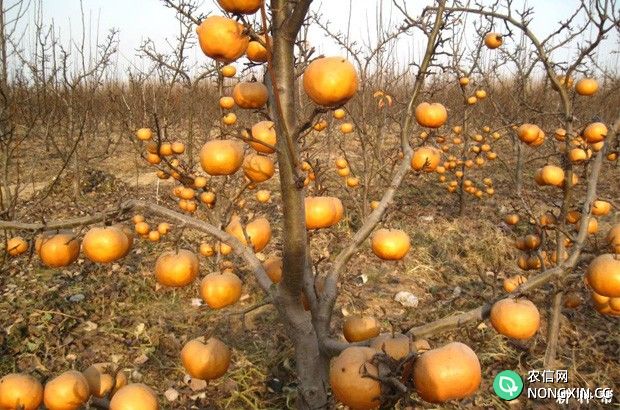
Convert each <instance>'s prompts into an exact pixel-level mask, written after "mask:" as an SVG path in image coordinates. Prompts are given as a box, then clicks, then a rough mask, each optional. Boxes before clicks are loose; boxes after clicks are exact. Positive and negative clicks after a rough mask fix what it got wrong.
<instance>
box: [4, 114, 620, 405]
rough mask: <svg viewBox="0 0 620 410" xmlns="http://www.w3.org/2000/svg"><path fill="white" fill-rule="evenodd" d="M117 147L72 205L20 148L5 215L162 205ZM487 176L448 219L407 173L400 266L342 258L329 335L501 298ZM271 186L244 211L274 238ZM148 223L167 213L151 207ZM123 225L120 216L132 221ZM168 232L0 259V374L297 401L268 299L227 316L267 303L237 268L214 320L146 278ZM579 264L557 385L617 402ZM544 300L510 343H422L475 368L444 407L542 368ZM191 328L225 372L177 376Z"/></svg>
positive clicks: (334, 242) (606, 345)
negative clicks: (409, 297) (218, 354)
mask: <svg viewBox="0 0 620 410" xmlns="http://www.w3.org/2000/svg"><path fill="white" fill-rule="evenodd" d="M490 125H491V126H492V125H493V124H490ZM543 125H544V124H543ZM547 128H549V127H547ZM129 140H130V138H124V139H122V140H121V141H122V142H121V145H120V146H119V147H118V149H117V153H118V154H117V156H115V157H114V158H109V159H107V160H105V161H103V162H100V163H99V164H98V165H97V167H96V168H92V169H89V170H88V171H87V172H85V173H84V177H83V178H82V193H83V195H82V196H81V198H80V200H79V202H77V203H75V202H74V201H73V200H70V199H69V198H72V193H71V192H72V191H71V190H72V188H71V186H70V183H69V182H66V181H70V180H71V177H70V176H67V175H64V176H63V177H62V179H61V180H60V181H59V183H58V184H56V186H55V187H54V188H53V190H52V193H51V194H50V195H49V197H47V198H45V199H43V200H42V201H41V197H42V195H43V193H44V192H47V189H46V188H47V187H49V186H50V182H51V181H48V180H46V179H45V176H46V175H53V174H54V173H53V172H50V170H56V169H57V168H58V167H59V166H60V163H61V161H60V160H59V159H54V158H50V157H49V156H46V155H44V153H43V152H42V148H41V147H37V146H32V147H28V148H27V149H24V150H23V151H22V152H30V153H33V152H35V154H34V155H33V157H37V158H45V160H43V161H41V162H39V163H32V162H29V161H22V164H23V166H25V167H27V168H25V169H22V170H21V172H22V173H23V175H32V181H30V184H31V185H32V184H34V187H35V189H34V191H36V192H35V193H34V195H31V193H30V192H28V188H27V187H28V185H29V184H25V186H26V188H25V189H24V192H23V193H22V200H21V201H20V203H19V208H18V210H17V213H18V214H20V215H28V217H29V220H32V221H36V220H40V219H41V218H45V219H46V220H48V221H50V220H61V219H65V218H68V217H75V216H80V215H86V214H92V213H95V212H97V211H101V210H104V209H107V208H109V207H110V206H114V204H118V203H119V202H120V201H122V200H123V199H126V198H130V197H131V198H138V199H145V200H152V199H153V198H154V197H155V195H157V192H159V195H158V196H157V198H158V200H159V201H160V203H161V204H166V205H169V206H170V207H171V208H174V207H175V206H176V202H175V200H174V199H173V198H171V196H170V194H169V193H170V190H171V188H172V186H173V184H172V183H171V182H166V181H164V182H161V181H159V180H158V179H157V178H156V177H155V174H154V172H153V170H152V168H149V167H147V166H146V164H145V163H143V162H141V160H140V158H136V155H135V152H134V151H133V149H132V147H131V145H130V143H129ZM503 148H504V149H501V148H498V154H499V156H500V158H503V159H504V160H505V161H506V162H507V164H508V165H510V164H511V162H512V159H511V152H512V151H511V148H510V147H509V146H508V145H506V146H504V147H503ZM30 155H31V154H29V156H30ZM325 155H326V156H325V157H320V156H319V157H318V159H319V160H321V161H325V163H326V164H328V165H331V164H333V162H334V161H335V158H336V157H337V156H338V155H337V153H335V152H332V153H329V155H330V157H329V158H327V154H325ZM24 159H25V158H24ZM496 169H498V171H497V172H496V173H495V175H494V177H493V179H494V187H495V189H496V191H497V193H496V195H495V196H493V197H492V198H490V199H489V198H486V199H484V200H477V199H475V198H473V197H472V198H468V205H467V208H466V212H465V214H464V215H463V216H460V217H459V216H458V215H456V214H455V209H458V206H457V205H456V201H457V196H456V195H449V194H448V193H447V192H446V190H445V187H444V186H442V185H440V184H439V183H437V181H436V175H435V174H431V175H424V176H422V177H418V176H414V175H413V173H411V175H409V176H408V177H407V180H406V181H405V183H404V186H403V189H402V190H401V191H400V192H399V193H398V194H397V198H396V201H395V204H394V205H393V206H392V208H391V209H390V211H389V212H390V213H397V215H398V218H395V219H396V221H397V222H394V223H392V227H395V228H402V229H405V230H406V231H407V232H408V233H409V235H410V237H411V243H412V250H411V251H410V252H409V254H408V255H407V256H406V258H405V259H404V260H403V261H399V262H382V261H380V260H379V259H378V258H376V257H375V256H374V255H373V254H372V252H371V251H370V249H369V246H368V244H366V245H365V246H364V247H363V248H362V249H361V252H362V254H360V255H359V256H358V257H357V259H356V261H355V263H352V264H350V268H349V269H348V271H347V280H344V281H343V282H342V283H343V284H342V285H341V293H340V296H339V300H338V304H337V306H339V307H340V312H337V318H336V321H335V323H334V329H339V328H341V322H342V317H343V316H344V315H348V314H352V313H362V312H363V313H366V314H370V315H372V316H375V317H377V318H380V321H381V324H382V329H383V331H389V330H390V329H392V328H394V329H395V330H396V331H398V330H400V329H401V328H403V327H404V326H405V325H406V324H409V325H417V324H423V323H426V322H429V321H431V320H433V319H437V318H440V317H443V316H446V315H448V314H453V313H458V312H462V311H466V310H468V309H470V308H473V307H476V306H478V305H480V304H481V303H483V302H484V301H486V300H489V299H491V298H492V297H494V296H495V295H498V294H501V293H502V292H504V291H503V290H502V280H503V279H504V278H505V277H509V276H513V275H516V274H518V273H521V272H520V270H519V269H518V268H517V266H516V263H515V260H516V257H517V255H518V254H519V251H518V250H516V249H515V248H514V246H513V241H514V235H513V233H512V232H511V230H510V229H509V228H508V227H507V226H506V225H504V224H503V222H501V220H502V216H503V215H504V214H505V212H507V211H510V210H511V209H512V208H511V205H510V201H511V199H509V196H510V195H511V192H510V191H511V190H512V183H511V175H510V174H509V171H508V170H509V169H510V167H506V168H504V167H498V168H496ZM533 171H534V170H533V169H526V171H525V175H526V176H531V175H532V174H533ZM329 173H333V174H335V171H331V170H330V171H329V172H328V174H329ZM617 177H618V168H617V164H616V165H614V168H613V169H612V172H610V173H608V174H606V175H603V176H602V179H601V182H600V185H599V193H600V195H599V196H600V197H604V198H606V199H608V200H611V201H612V202H614V203H616V204H618V203H619V201H620V197H618V189H617V188H618V185H617V181H618V179H617ZM274 180H275V178H274V179H272V180H271V181H268V182H266V183H264V184H261V185H260V186H259V189H271V190H272V201H271V202H270V203H267V204H260V203H258V201H256V199H255V198H254V194H255V192H256V191H247V192H246V193H245V194H244V198H246V199H247V205H246V206H247V207H248V208H249V209H248V212H249V213H255V214H256V215H266V216H268V217H269V219H270V222H271V225H272V227H273V229H274V230H275V231H274V237H276V238H281V234H280V232H278V230H279V229H281V228H280V220H279V219H278V218H279V216H280V215H281V212H278V207H279V205H277V204H278V203H279V201H278V199H279V198H278V193H277V192H278V190H277V188H276V183H275V181H274ZM335 180H336V181H339V183H340V186H341V187H340V192H334V193H333V194H335V195H337V196H341V197H346V195H348V194H347V192H345V191H346V190H347V188H345V186H344V184H343V183H342V181H341V180H338V178H337V177H335ZM531 183H532V178H529V180H527V178H526V189H527V186H528V184H531ZM272 185H273V186H272ZM528 192H529V193H530V194H532V195H540V196H541V199H544V195H545V194H544V192H538V193H536V190H535V189H534V190H532V191H528ZM351 214H353V213H351ZM612 214H613V212H612ZM129 216H130V215H129ZM618 220H619V215H618V211H617V210H616V211H615V214H613V215H612V216H608V217H606V218H601V219H600V221H599V222H600V225H599V228H600V229H599V234H597V235H596V236H595V237H590V238H589V240H588V245H587V249H588V250H589V251H592V250H595V249H602V248H601V247H602V238H603V237H604V235H605V233H606V231H607V230H608V228H609V227H610V226H611V225H612V223H614V222H615V223H617V222H618ZM147 221H148V222H150V223H158V222H164V221H161V220H157V219H153V218H149V217H148V215H147ZM125 223H126V224H127V225H128V226H130V225H131V222H130V221H127V222H125ZM356 224H359V221H357V220H355V219H351V218H350V217H348V216H345V220H344V221H343V222H341V223H340V224H339V225H337V226H336V227H335V228H334V229H331V230H329V231H328V232H321V233H319V234H314V235H313V236H312V251H313V256H319V255H325V256H326V255H328V254H329V253H330V252H331V253H337V252H338V250H339V247H340V244H341V243H344V242H345V241H344V239H346V238H347V237H349V236H350V235H351V232H352V229H351V228H354V227H355V226H356ZM178 231H179V227H178V226H173V228H172V232H171V233H170V234H169V238H167V239H166V240H163V241H160V242H158V243H151V242H149V241H146V240H140V239H137V240H136V242H135V245H134V247H133V249H132V250H131V252H130V254H129V255H128V256H126V257H125V258H124V259H122V260H120V261H118V262H116V263H113V264H111V265H97V264H94V263H92V262H89V261H88V260H85V259H84V258H83V257H81V258H80V259H79V260H78V262H77V263H76V264H73V265H71V266H69V267H67V268H64V269H60V270H54V269H47V268H45V267H43V266H42V265H41V264H40V262H39V260H38V258H37V257H36V256H32V257H31V258H29V257H27V256H24V255H22V256H21V257H19V258H14V259H10V260H8V261H7V264H5V267H4V269H3V272H2V274H1V275H0V311H2V312H3V313H2V315H0V327H1V328H2V332H0V374H6V373H9V372H13V371H21V372H27V373H32V374H35V375H39V376H40V378H41V379H42V380H43V379H45V378H46V377H48V376H52V375H57V374H59V373H61V372H63V371H65V370H66V369H68V368H76V369H79V370H84V369H85V368H86V367H88V366H89V365H90V364H92V363H94V362H103V361H113V362H117V363H119V364H120V365H121V367H122V368H123V369H126V370H127V371H128V372H129V374H130V375H131V379H132V380H133V381H142V382H144V383H146V384H148V385H149V386H152V387H153V388H154V389H155V390H156V392H157V394H158V396H159V397H160V400H161V403H163V404H164V408H170V409H172V408H192V407H191V406H192V405H194V406H195V408H214V409H219V408H257V409H267V408H273V409H279V408H286V407H288V406H292V405H293V403H294V395H295V390H294V386H293V385H292V383H294V380H295V379H294V364H293V363H292V362H291V359H290V358H291V357H292V356H293V354H292V346H291V345H290V342H289V341H288V339H287V337H286V336H285V334H284V332H283V329H282V325H281V324H280V323H279V322H278V320H277V315H276V313H275V310H274V309H273V308H272V307H271V306H270V305H265V306H262V307H259V308H257V309H256V310H253V311H251V312H250V313H248V314H246V315H235V314H233V313H232V312H239V311H241V310H244V309H246V308H250V307H252V306H255V305H257V304H260V302H262V301H264V296H263V294H262V292H261V291H260V290H259V289H258V287H257V286H256V285H255V283H254V279H253V278H252V276H251V275H245V274H244V272H243V268H242V266H241V267H240V269H239V270H238V272H239V274H240V276H242V278H243V280H244V296H243V297H242V299H241V301H240V302H239V303H237V304H236V306H234V307H231V308H226V309H225V310H224V311H223V313H222V312H221V311H218V312H214V311H211V310H210V309H209V308H208V307H206V306H200V307H198V306H195V305H194V304H193V303H192V300H193V299H199V294H198V281H196V282H195V283H194V285H192V286H189V287H187V288H183V289H179V290H169V289H163V288H159V287H158V286H157V285H156V282H155V279H154V276H153V270H154V263H155V259H156V258H157V256H158V255H159V254H160V253H161V252H163V251H164V250H168V249H169V248H170V247H171V246H173V245H171V242H172V239H170V238H173V237H174V236H175V234H177V233H179V232H178ZM203 240H206V241H210V239H209V238H204V237H199V236H198V235H197V234H195V233H194V232H191V231H187V232H185V234H184V236H183V238H182V239H181V240H180V243H179V246H181V247H185V248H188V249H193V250H197V248H198V245H199V243H200V242H201V241H203ZM277 251H278V249H277V241H272V243H271V244H270V245H269V246H268V247H267V248H266V249H265V250H264V251H263V252H262V253H263V254H264V255H265V256H268V255H270V254H274V253H276V252H277ZM599 253H601V252H600V251H597V252H593V254H599ZM590 256H592V255H588V254H587V253H586V254H585V255H584V257H585V258H588V257H590ZM315 259H316V258H315ZM200 263H201V268H200V272H201V274H200V275H201V276H204V275H205V274H207V273H209V272H212V271H215V270H217V262H216V258H215V257H214V258H204V257H201V260H200ZM585 266H586V263H580V265H579V268H578V269H576V270H575V271H574V272H573V273H572V274H571V279H570V281H569V283H570V289H571V290H574V291H576V292H578V293H579V294H580V296H581V297H582V298H583V300H584V303H583V304H582V305H581V306H579V307H578V308H577V309H564V310H563V312H562V315H563V318H562V326H561V335H560V340H559V346H560V347H559V351H558V366H557V367H558V368H564V369H566V370H568V373H569V383H568V386H571V387H590V388H596V387H610V388H612V389H614V392H615V394H616V395H617V394H618V392H619V389H620V386H618V380H620V366H619V365H618V359H617V358H618V350H619V349H620V344H619V341H618V338H617V325H618V322H617V319H614V318H610V317H607V316H604V315H600V314H599V313H597V312H596V310H595V309H594V308H593V306H592V302H591V301H590V297H589V291H588V290H587V289H586V286H585V285H584V283H583V280H582V275H583V271H584V269H585ZM398 291H408V292H411V293H413V294H414V295H416V296H417V297H418V298H419V305H418V307H416V308H405V307H403V306H401V305H400V304H399V303H398V302H396V301H394V295H395V294H396V293H397V292H398ZM546 294H547V293H546V292H545V288H542V289H540V290H537V291H535V292H533V294H532V295H531V297H530V299H531V300H532V301H533V302H534V303H535V304H536V305H537V306H538V308H539V310H540V311H541V314H542V326H541V329H540V331H539V332H538V334H537V335H536V336H535V337H534V338H532V339H531V340H529V341H527V342H523V343H521V342H516V341H511V340H509V339H507V338H506V337H504V336H502V335H499V334H498V333H497V332H496V331H494V330H493V328H492V327H491V326H490V325H489V323H488V321H486V322H483V323H480V324H469V325H466V326H462V327H461V328H459V329H458V330H456V331H452V332H447V333H444V334H441V335H439V336H437V337H433V338H430V339H429V342H430V345H431V346H432V347H438V346H441V345H443V344H445V343H446V342H448V341H451V340H456V341H462V342H465V343H467V344H468V345H469V346H470V347H472V348H473V350H474V351H475V352H476V353H477V355H478V357H479V359H480V362H481V365H482V370H483V382H482V386H481V388H480V390H479V391H478V392H477V393H476V394H475V396H474V397H473V399H466V400H464V401H461V402H454V403H452V404H444V405H442V406H443V407H444V408H450V407H453V408H457V407H464V406H475V407H482V406H487V407H488V406H490V407H497V406H500V399H499V398H498V397H497V396H496V395H495V394H494V393H493V389H492V384H493V378H494V376H495V375H496V374H497V373H498V372H499V371H501V370H505V369H512V370H515V371H517V372H518V373H519V374H521V375H526V374H527V371H528V370H534V369H538V370H541V369H542V360H543V356H544V352H545V342H544V341H545V331H546V323H547V314H548V312H549V308H550V305H551V300H550V299H549V298H548V296H546ZM80 295H81V296H80ZM82 296H83V299H82ZM203 334H216V335H217V336H218V337H219V338H220V339H221V340H223V341H224V342H226V343H227V344H228V345H229V346H231V348H233V352H234V353H233V362H232V365H231V368H230V369H229V371H228V373H227V374H226V375H225V376H224V377H223V378H221V379H219V380H217V381H214V382H211V383H209V385H206V386H205V385H203V384H201V383H197V382H189V381H188V378H187V377H186V376H185V371H184V369H183V367H182V365H181V362H180V360H179V352H180V350H181V348H182V346H183V344H184V343H185V342H186V341H187V340H189V339H190V338H193V337H196V336H200V335H203ZM563 387H565V386H563ZM169 389H174V390H176V391H177V392H178V393H179V397H178V398H176V400H175V401H174V402H168V401H167V399H166V398H165V397H166V391H168V390H169ZM170 394H171V392H170V391H169V392H168V395H170ZM519 401H520V403H521V404H522V405H524V406H527V407H530V406H535V405H537V404H540V405H542V404H544V403H542V402H540V403H534V402H530V403H526V400H525V399H524V398H521V399H519ZM421 403H422V402H421ZM546 404H549V402H548V403H546ZM422 406H428V407H429V408H430V407H431V406H430V405H428V404H426V405H425V404H422ZM589 406H590V407H596V406H597V404H595V403H591V404H590V405H589Z"/></svg>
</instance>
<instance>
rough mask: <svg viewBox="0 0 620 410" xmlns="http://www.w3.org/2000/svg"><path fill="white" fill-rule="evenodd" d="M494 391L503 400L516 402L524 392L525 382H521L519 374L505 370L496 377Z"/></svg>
mask: <svg viewBox="0 0 620 410" xmlns="http://www.w3.org/2000/svg"><path fill="white" fill-rule="evenodd" d="M493 390H494V391H495V394H497V395H498V396H499V398H500V399H502V400H506V401H510V400H514V399H516V398H517V397H519V395H520V394H521V392H522V391H523V380H521V376H519V374H518V373H517V372H513V371H512V370H504V371H503V372H499V373H498V374H497V376H495V380H493Z"/></svg>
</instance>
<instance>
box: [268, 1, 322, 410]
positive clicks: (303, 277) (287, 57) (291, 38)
mask: <svg viewBox="0 0 620 410" xmlns="http://www.w3.org/2000/svg"><path fill="white" fill-rule="evenodd" d="M271 9H272V15H273V23H272V33H271V34H272V39H273V45H272V47H271V49H272V50H271V51H272V56H271V62H270V64H269V67H268V73H267V83H268V88H270V101H269V102H270V109H271V111H272V118H273V119H274V122H275V126H276V132H277V135H278V140H277V148H278V151H277V156H278V168H279V172H280V191H281V194H282V206H283V225H284V226H283V232H286V233H287V235H286V240H285V241H284V242H283V244H282V260H283V272H285V274H284V277H283V279H282V282H281V283H280V285H279V286H278V290H277V293H276V295H275V297H274V304H275V306H276V307H277V309H278V312H279V314H280V320H281V321H282V323H284V325H285V328H286V331H287V333H288V336H289V337H290V339H291V341H292V342H293V345H294V347H295V359H296V370H297V377H298V382H299V387H298V396H297V402H296V406H297V408H299V409H322V408H327V403H328V399H327V385H328V382H327V370H328V367H327V365H328V360H327V359H326V358H324V357H322V356H321V354H320V352H319V343H318V338H317V335H316V331H315V329H314V327H313V324H312V317H311V315H310V313H309V312H306V311H305V310H304V308H303V306H302V304H301V299H300V297H301V294H302V290H303V289H304V284H305V283H313V277H312V276H313V274H312V269H311V267H310V264H309V263H308V260H309V248H308V237H307V232H306V216H305V210H304V187H303V183H301V184H300V180H299V179H300V177H299V175H298V171H299V170H298V166H299V164H298V163H296V162H298V157H299V147H298V142H297V135H295V134H296V131H295V130H296V128H297V117H296V112H297V109H296V108H297V106H296V103H297V98H296V95H295V94H296V87H295V57H294V42H295V38H296V37H297V31H295V32H294V33H293V32H291V31H289V29H290V26H289V25H290V24H291V23H290V20H287V18H289V17H290V15H291V9H290V5H289V4H287V2H286V1H284V0H272V2H271ZM285 27H286V28H285ZM285 30H286V31H285ZM293 31H294V30H293Z"/></svg>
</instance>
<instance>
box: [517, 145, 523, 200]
mask: <svg viewBox="0 0 620 410" xmlns="http://www.w3.org/2000/svg"><path fill="white" fill-rule="evenodd" d="M516 144H517V168H516V170H515V188H516V195H517V196H518V197H519V196H521V191H522V190H523V148H522V147H521V143H520V142H519V140H517V142H516Z"/></svg>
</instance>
